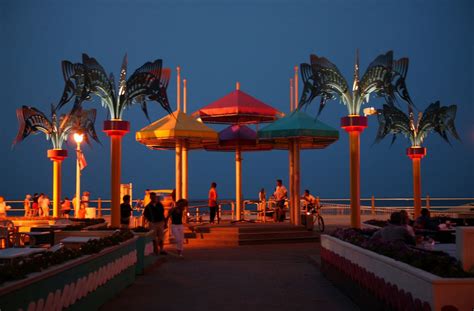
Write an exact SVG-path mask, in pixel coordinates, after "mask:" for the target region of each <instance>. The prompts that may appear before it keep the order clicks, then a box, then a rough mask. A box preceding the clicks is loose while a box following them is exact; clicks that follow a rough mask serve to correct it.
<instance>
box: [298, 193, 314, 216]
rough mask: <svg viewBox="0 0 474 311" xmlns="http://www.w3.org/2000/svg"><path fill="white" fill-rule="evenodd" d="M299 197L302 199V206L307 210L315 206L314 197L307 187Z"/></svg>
mask: <svg viewBox="0 0 474 311" xmlns="http://www.w3.org/2000/svg"><path fill="white" fill-rule="evenodd" d="M301 198H302V199H303V200H304V208H305V209H306V211H307V212H308V211H310V210H311V209H313V208H315V207H316V198H315V197H314V196H313V195H312V194H310V193H309V190H308V189H306V190H305V191H304V195H303V196H302V197H301Z"/></svg>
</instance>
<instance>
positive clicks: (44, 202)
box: [40, 195, 51, 217]
mask: <svg viewBox="0 0 474 311" xmlns="http://www.w3.org/2000/svg"><path fill="white" fill-rule="evenodd" d="M50 204H51V201H50V200H49V197H48V196H47V195H45V196H44V197H43V200H42V201H41V206H40V207H41V211H42V213H43V217H49V205H50Z"/></svg>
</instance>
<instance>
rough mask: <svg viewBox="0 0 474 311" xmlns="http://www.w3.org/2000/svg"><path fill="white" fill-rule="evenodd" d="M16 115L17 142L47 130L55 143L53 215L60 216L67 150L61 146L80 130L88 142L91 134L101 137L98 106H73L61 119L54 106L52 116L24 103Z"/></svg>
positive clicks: (51, 156)
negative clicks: (95, 124)
mask: <svg viewBox="0 0 474 311" xmlns="http://www.w3.org/2000/svg"><path fill="white" fill-rule="evenodd" d="M17 117H18V122H19V125H20V128H19V131H18V135H17V136H16V138H15V141H14V142H13V144H14V145H15V144H17V143H19V142H21V141H22V140H24V139H25V138H26V137H28V136H30V135H31V134H37V133H39V132H42V133H44V134H45V135H46V139H48V140H51V142H52V144H53V149H50V150H48V158H49V159H50V160H51V161H53V216H54V217H57V216H59V202H60V201H61V164H62V161H63V160H64V159H65V158H66V157H67V150H64V149H62V145H63V143H64V142H65V141H66V140H67V137H68V135H69V134H70V133H72V132H78V131H80V132H83V133H84V134H85V135H84V137H85V140H86V141H87V142H88V143H89V144H90V139H89V137H90V138H92V139H94V140H96V141H97V142H98V141H99V140H98V137H97V134H96V132H95V128H94V122H95V117H96V110H95V109H90V110H82V109H80V108H78V109H73V110H72V111H71V112H69V113H68V114H64V115H61V116H60V117H59V120H58V118H57V114H56V111H55V109H54V107H51V120H49V119H48V118H47V117H46V115H45V114H44V113H43V112H41V111H40V110H38V109H36V108H33V107H27V106H23V107H22V108H19V109H17ZM58 121H59V122H58Z"/></svg>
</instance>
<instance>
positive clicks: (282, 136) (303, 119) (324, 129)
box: [258, 110, 339, 149]
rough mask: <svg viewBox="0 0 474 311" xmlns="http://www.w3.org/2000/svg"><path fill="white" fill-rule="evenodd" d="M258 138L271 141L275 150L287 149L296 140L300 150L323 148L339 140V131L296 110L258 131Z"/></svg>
mask: <svg viewBox="0 0 474 311" xmlns="http://www.w3.org/2000/svg"><path fill="white" fill-rule="evenodd" d="M258 138H259V139H261V140H271V141H272V142H273V144H274V147H275V148H277V149H287V148H288V142H289V141H290V140H293V139H297V140H298V141H299V142H300V147H301V148H302V149H317V148H325V147H327V146H328V145H330V144H332V143H333V142H335V141H337V140H338V139H339V131H338V130H336V129H334V128H332V127H330V126H329V125H327V124H324V123H323V122H321V121H319V120H316V119H315V118H314V117H311V116H310V115H308V114H307V113H305V112H303V111H301V110H296V111H294V112H292V113H291V114H289V115H287V116H285V117H283V118H281V119H278V120H276V121H275V122H273V123H271V124H269V125H267V126H266V127H264V128H262V129H261V130H259V131H258Z"/></svg>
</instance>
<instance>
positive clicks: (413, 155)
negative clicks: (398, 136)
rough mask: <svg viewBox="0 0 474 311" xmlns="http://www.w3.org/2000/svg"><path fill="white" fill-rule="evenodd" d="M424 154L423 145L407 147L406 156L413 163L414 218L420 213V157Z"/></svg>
mask: <svg viewBox="0 0 474 311" xmlns="http://www.w3.org/2000/svg"><path fill="white" fill-rule="evenodd" d="M425 155H426V148H424V147H410V148H407V156H408V157H409V158H410V159H411V161H412V163H413V210H414V218H415V219H416V218H418V217H419V216H420V215H421V159H423V157H424V156H425Z"/></svg>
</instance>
